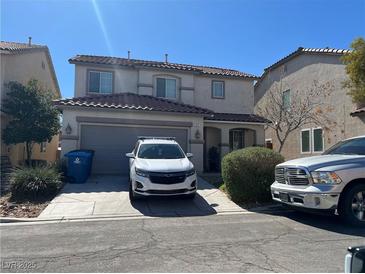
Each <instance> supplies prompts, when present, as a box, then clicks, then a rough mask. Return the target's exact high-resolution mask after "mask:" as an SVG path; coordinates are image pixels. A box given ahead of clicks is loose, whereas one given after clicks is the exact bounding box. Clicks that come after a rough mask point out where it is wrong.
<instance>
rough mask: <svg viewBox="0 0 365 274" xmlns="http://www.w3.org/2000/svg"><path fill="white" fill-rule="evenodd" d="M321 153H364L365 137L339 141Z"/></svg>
mask: <svg viewBox="0 0 365 274" xmlns="http://www.w3.org/2000/svg"><path fill="white" fill-rule="evenodd" d="M323 154H349V155H351V154H352V155H365V138H356V139H351V140H347V141H343V142H339V143H338V144H336V145H334V146H333V147H331V148H330V149H329V150H327V151H326V152H325V153H323Z"/></svg>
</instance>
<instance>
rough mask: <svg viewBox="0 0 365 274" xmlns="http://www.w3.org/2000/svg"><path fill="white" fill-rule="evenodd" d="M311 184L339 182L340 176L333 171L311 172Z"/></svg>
mask: <svg viewBox="0 0 365 274" xmlns="http://www.w3.org/2000/svg"><path fill="white" fill-rule="evenodd" d="M311 175H312V179H313V184H340V183H341V182H342V180H341V178H340V177H339V176H338V175H337V174H336V172H333V171H313V172H311Z"/></svg>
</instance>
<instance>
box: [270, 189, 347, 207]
mask: <svg viewBox="0 0 365 274" xmlns="http://www.w3.org/2000/svg"><path fill="white" fill-rule="evenodd" d="M271 196H272V199H273V200H274V201H277V202H280V203H284V204H288V205H291V206H295V207H301V208H308V209H318V210H332V209H333V210H334V209H336V208H337V204H338V200H339V197H340V193H335V192H326V193H321V192H308V191H306V189H290V188H288V187H287V185H283V184H279V183H274V184H273V185H271Z"/></svg>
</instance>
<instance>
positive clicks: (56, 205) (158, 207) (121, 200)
mask: <svg viewBox="0 0 365 274" xmlns="http://www.w3.org/2000/svg"><path fill="white" fill-rule="evenodd" d="M198 185H199V189H198V195H197V196H196V198H195V199H194V200H186V199H182V198H179V197H169V198H164V197H162V198H160V197H153V198H147V199H144V200H140V201H137V202H133V203H131V202H130V200H129V196H128V178H127V177H120V176H106V175H103V176H94V177H91V178H90V179H89V180H88V181H87V182H86V183H85V184H66V186H65V187H64V188H63V189H62V191H61V193H60V194H58V195H57V196H56V197H55V198H54V199H53V200H52V202H51V203H50V204H49V205H48V206H47V207H46V208H45V210H44V211H43V212H42V213H41V214H40V215H39V218H72V217H97V216H100V217H102V216H110V215H111V216H122V217H123V216H125V217H131V216H153V217H169V216H171V217H176V216H204V215H211V214H217V213H223V212H244V211H245V210H244V209H242V208H241V207H239V206H238V205H236V204H235V203H233V202H232V201H230V200H229V199H228V197H227V196H226V195H225V194H224V193H223V192H221V191H220V190H219V189H217V188H215V187H214V186H212V185H211V184H209V183H208V182H206V181H204V180H203V179H201V178H199V183H198Z"/></svg>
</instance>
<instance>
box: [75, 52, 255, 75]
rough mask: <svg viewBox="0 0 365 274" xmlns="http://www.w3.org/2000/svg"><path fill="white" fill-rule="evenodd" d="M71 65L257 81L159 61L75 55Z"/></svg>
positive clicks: (222, 70) (222, 71) (235, 72)
mask: <svg viewBox="0 0 365 274" xmlns="http://www.w3.org/2000/svg"><path fill="white" fill-rule="evenodd" d="M68 61H69V62H70V63H71V64H76V63H92V64H101V65H114V66H125V67H147V68H159V69H168V70H180V71H191V72H195V73H198V74H203V75H216V76H223V77H238V78H251V79H253V80H254V79H258V77H257V76H255V75H252V74H248V73H245V72H241V71H238V70H233V69H225V68H217V67H207V66H197V65H187V64H177V63H170V62H159V61H147V60H137V59H127V58H119V57H108V56H93V55H76V56H75V57H73V58H71V59H69V60H68Z"/></svg>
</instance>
